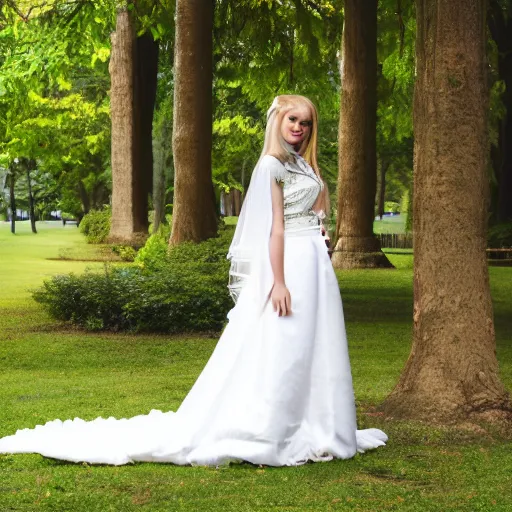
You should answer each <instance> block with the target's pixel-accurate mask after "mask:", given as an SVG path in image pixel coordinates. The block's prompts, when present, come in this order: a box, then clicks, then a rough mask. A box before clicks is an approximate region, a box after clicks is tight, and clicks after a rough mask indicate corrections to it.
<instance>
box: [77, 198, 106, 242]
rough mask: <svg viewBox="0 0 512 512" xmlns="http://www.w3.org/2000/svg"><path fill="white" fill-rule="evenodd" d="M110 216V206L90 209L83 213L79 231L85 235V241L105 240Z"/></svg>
mask: <svg viewBox="0 0 512 512" xmlns="http://www.w3.org/2000/svg"><path fill="white" fill-rule="evenodd" d="M111 218H112V210H111V209H110V207H105V208H103V210H91V211H90V212H89V213H88V214H87V215H84V218H83V219H82V222H80V231H81V232H82V233H83V234H84V235H85V238H86V240H87V243H89V244H101V243H103V242H105V241H106V240H107V237H108V234H109V232H110V221H111Z"/></svg>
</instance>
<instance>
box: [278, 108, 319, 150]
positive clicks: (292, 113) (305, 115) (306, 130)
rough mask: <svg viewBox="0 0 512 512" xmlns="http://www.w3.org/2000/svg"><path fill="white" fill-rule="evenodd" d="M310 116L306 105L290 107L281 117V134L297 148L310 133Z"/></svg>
mask: <svg viewBox="0 0 512 512" xmlns="http://www.w3.org/2000/svg"><path fill="white" fill-rule="evenodd" d="M311 119H312V116H311V112H310V110H309V108H308V107H305V106H304V107H297V108H292V109H291V110H289V111H288V112H286V114H285V115H284V117H283V121H282V123H281V135H282V136H283V139H284V140H285V141H286V142H288V144H290V145H292V146H293V147H294V148H295V150H298V149H299V148H300V146H301V144H302V143H303V142H304V141H305V140H306V139H308V138H309V135H310V133H311V125H312V120H311Z"/></svg>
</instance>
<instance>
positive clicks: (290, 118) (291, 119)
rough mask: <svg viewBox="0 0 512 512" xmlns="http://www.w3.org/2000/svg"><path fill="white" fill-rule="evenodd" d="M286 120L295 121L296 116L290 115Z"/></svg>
mask: <svg viewBox="0 0 512 512" xmlns="http://www.w3.org/2000/svg"><path fill="white" fill-rule="evenodd" d="M288 120H290V121H291V122H292V123H295V121H297V118H296V117H293V116H290V117H289V118H288Z"/></svg>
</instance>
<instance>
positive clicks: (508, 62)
mask: <svg viewBox="0 0 512 512" xmlns="http://www.w3.org/2000/svg"><path fill="white" fill-rule="evenodd" d="M511 15H512V1H511V0H507V1H506V2H503V1H500V0H491V2H490V4H489V19H488V25H489V29H490V32H491V35H492V38H493V39H494V42H495V43H496V46H497V48H498V73H499V78H500V79H501V80H503V83H504V86H505V90H504V92H503V94H502V101H503V104H504V107H505V115H504V117H503V119H502V120H501V122H500V127H499V130H498V141H497V148H496V149H495V150H494V151H493V163H494V172H495V177H496V181H497V185H498V190H497V201H496V216H495V217H496V220H497V221H498V222H505V221H512V145H511V143H510V141H512V16H511Z"/></svg>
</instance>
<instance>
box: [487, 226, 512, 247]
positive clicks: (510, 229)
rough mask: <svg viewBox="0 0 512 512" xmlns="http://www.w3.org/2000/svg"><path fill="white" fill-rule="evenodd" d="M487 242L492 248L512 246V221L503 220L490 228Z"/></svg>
mask: <svg viewBox="0 0 512 512" xmlns="http://www.w3.org/2000/svg"><path fill="white" fill-rule="evenodd" d="M487 243H488V246H489V247H490V248H492V249H499V248H500V247H512V222H503V223H501V224H496V225H495V226H492V227H491V228H489V232H488V234H487Z"/></svg>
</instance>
